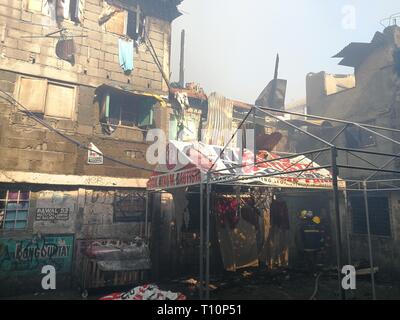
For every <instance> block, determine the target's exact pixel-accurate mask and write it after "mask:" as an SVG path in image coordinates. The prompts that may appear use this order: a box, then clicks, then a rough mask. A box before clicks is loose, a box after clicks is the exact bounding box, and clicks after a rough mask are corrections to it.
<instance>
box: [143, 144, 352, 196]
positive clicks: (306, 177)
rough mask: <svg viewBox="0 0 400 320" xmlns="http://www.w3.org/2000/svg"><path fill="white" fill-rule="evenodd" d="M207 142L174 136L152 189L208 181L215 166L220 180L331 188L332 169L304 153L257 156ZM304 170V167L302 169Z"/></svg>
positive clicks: (214, 175) (214, 173)
mask: <svg viewBox="0 0 400 320" xmlns="http://www.w3.org/2000/svg"><path fill="white" fill-rule="evenodd" d="M222 149H223V148H222V147H220V146H212V145H207V144H204V143H202V142H181V141H175V140H171V141H169V144H168V145H167V148H166V152H165V157H160V158H161V159H164V161H159V162H160V163H159V164H158V165H157V167H156V169H155V171H154V172H153V174H152V176H151V177H150V179H149V181H148V183H147V189H148V190H159V189H172V188H179V187H187V186H192V185H198V184H200V183H201V182H203V183H205V182H206V173H207V171H208V170H209V169H210V168H211V166H212V165H213V163H214V162H215V165H214V167H213V168H212V174H211V177H210V178H211V181H212V182H215V183H220V184H232V185H233V184H243V185H246V184H247V185H249V184H251V185H260V186H266V187H277V188H311V189H331V188H332V175H331V173H330V172H329V170H327V169H325V168H320V166H319V165H318V163H315V162H313V161H311V160H310V159H309V158H307V157H306V156H303V155H299V156H296V157H293V158H284V159H282V158H281V157H279V156H278V155H276V154H273V153H270V152H266V157H265V155H264V156H257V159H256V162H262V161H265V160H273V159H276V161H268V162H264V163H258V164H257V165H256V166H254V154H253V153H252V152H251V151H249V150H247V149H244V150H243V151H242V153H240V152H239V149H237V148H236V149H232V148H227V149H226V150H225V151H224V153H223V155H222V156H221V157H220V158H219V157H218V156H219V155H220V153H221V151H222ZM302 170H304V171H302ZM338 185H339V188H340V189H344V188H345V187H346V184H345V181H343V180H341V179H338Z"/></svg>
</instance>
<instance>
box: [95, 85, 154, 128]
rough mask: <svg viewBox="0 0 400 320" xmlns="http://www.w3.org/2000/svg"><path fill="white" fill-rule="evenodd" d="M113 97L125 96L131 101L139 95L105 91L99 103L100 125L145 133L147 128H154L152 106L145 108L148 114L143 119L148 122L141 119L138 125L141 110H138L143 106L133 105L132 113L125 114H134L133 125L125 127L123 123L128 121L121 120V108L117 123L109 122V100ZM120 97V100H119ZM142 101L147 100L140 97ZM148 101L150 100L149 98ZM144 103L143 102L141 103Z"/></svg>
mask: <svg viewBox="0 0 400 320" xmlns="http://www.w3.org/2000/svg"><path fill="white" fill-rule="evenodd" d="M113 95H116V96H118V95H121V97H122V96H124V95H125V96H127V98H128V99H129V97H131V99H134V98H135V97H136V98H138V99H139V98H140V97H141V96H140V95H133V94H129V93H127V92H126V93H124V92H119V91H115V90H105V91H104V92H103V94H102V96H101V102H100V108H101V111H100V114H101V116H100V123H101V124H106V125H111V126H113V127H124V128H130V129H137V130H143V131H146V130H147V129H148V128H151V127H153V126H154V123H155V117H154V104H153V105H152V106H149V107H147V108H148V110H147V111H148V113H147V114H146V116H145V117H144V118H149V120H148V121H146V120H143V119H142V123H140V113H141V111H143V110H139V109H141V108H142V107H143V106H140V105H133V106H131V107H130V108H132V112H127V113H132V114H133V113H135V114H136V119H135V122H134V123H133V125H127V124H124V123H123V122H124V121H128V120H124V119H122V114H121V111H122V108H121V107H119V108H120V112H119V114H120V116H119V119H118V123H115V122H112V121H111V119H112V118H111V117H110V112H111V108H112V106H111V100H112V96H113ZM121 97H120V98H121ZM142 98H143V99H145V98H148V97H142ZM149 99H150V98H149ZM143 103H144V102H143Z"/></svg>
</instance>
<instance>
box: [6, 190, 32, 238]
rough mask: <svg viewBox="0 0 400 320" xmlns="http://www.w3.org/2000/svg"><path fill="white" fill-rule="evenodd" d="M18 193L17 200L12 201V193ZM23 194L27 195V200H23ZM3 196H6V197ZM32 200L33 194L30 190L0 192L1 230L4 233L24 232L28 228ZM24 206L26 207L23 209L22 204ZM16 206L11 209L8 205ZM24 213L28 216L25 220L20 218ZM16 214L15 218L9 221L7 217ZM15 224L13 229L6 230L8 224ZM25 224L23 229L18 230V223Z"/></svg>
mask: <svg viewBox="0 0 400 320" xmlns="http://www.w3.org/2000/svg"><path fill="white" fill-rule="evenodd" d="M11 192H13V193H17V198H16V199H11V197H10V193H11ZM21 193H27V194H28V197H27V199H21ZM2 195H5V196H4V197H3V196H2ZM30 200H31V192H30V190H23V189H1V190H0V230H3V231H23V230H26V229H27V228H28V221H29V210H30ZM22 203H23V204H24V205H25V206H26V207H23V208H21V204H22ZM10 204H13V205H15V206H14V208H13V209H9V208H8V205H10ZM19 212H24V213H25V214H26V216H25V217H24V218H19V217H18V213H19ZM11 213H14V214H15V216H14V218H13V219H7V215H11ZM11 222H13V227H12V228H6V227H5V226H6V223H11ZM18 222H19V223H21V222H22V223H24V226H23V227H22V228H17V223H18Z"/></svg>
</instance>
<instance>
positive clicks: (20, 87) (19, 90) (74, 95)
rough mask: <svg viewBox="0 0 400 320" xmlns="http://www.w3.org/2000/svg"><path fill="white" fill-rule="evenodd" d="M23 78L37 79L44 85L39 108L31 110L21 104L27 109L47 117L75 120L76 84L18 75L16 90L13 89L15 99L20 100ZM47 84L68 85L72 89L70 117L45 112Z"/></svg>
mask: <svg viewBox="0 0 400 320" xmlns="http://www.w3.org/2000/svg"><path fill="white" fill-rule="evenodd" d="M23 79H31V80H38V81H42V82H44V83H45V85H44V87H45V92H44V93H43V96H42V97H43V99H42V101H41V104H42V106H41V110H31V109H30V108H29V106H26V105H23V106H24V107H25V108H27V109H28V110H30V111H32V112H34V113H36V114H40V115H42V116H44V117H48V118H52V119H60V120H72V121H76V118H77V116H76V112H77V110H76V106H77V98H78V92H77V91H78V90H77V86H75V85H72V84H67V83H62V82H59V81H53V80H49V79H46V78H35V77H28V76H19V77H18V80H17V86H16V88H15V89H16V91H15V96H16V97H17V101H19V102H20V101H21V97H20V94H21V89H22V80H23ZM49 84H52V85H56V86H60V87H68V88H71V89H73V98H72V103H73V105H72V110H71V116H70V117H61V116H54V115H49V113H48V112H46V109H47V107H46V106H47V103H48V100H47V98H48V92H49Z"/></svg>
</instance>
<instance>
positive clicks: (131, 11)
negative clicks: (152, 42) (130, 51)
mask: <svg viewBox="0 0 400 320" xmlns="http://www.w3.org/2000/svg"><path fill="white" fill-rule="evenodd" d="M107 3H108V4H109V5H110V6H114V7H117V8H119V9H121V10H122V11H121V12H124V14H125V21H124V30H123V32H122V33H116V32H112V31H109V30H107V24H108V23H109V22H110V20H111V19H112V17H113V16H114V15H113V16H111V18H109V19H108V20H107V21H106V22H105V23H104V31H106V32H109V33H112V34H115V35H118V36H121V37H127V38H129V39H132V40H135V41H140V40H141V38H142V37H143V32H144V28H145V16H144V15H143V12H142V11H141V9H140V6H139V4H137V6H136V8H134V7H133V6H129V5H126V4H124V3H123V2H121V1H109V2H107ZM117 14H118V13H117ZM130 16H131V17H132V19H133V17H134V18H135V20H134V22H135V25H136V27H135V33H134V34H130V28H129V24H130V23H129V21H130Z"/></svg>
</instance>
